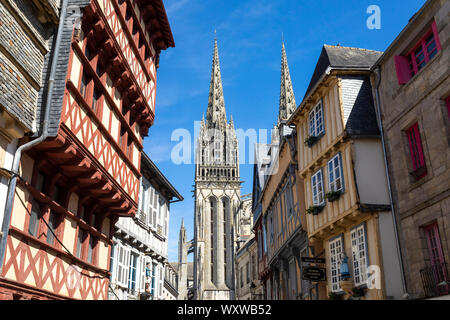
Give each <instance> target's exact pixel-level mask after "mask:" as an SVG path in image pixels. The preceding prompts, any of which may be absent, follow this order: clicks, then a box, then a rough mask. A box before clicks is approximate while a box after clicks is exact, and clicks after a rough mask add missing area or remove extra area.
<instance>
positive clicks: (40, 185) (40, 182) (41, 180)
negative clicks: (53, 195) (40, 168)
mask: <svg viewBox="0 0 450 320" xmlns="http://www.w3.org/2000/svg"><path fill="white" fill-rule="evenodd" d="M45 183H46V176H45V174H43V173H42V172H38V174H37V177H36V185H35V188H36V189H37V190H39V191H40V192H45Z"/></svg>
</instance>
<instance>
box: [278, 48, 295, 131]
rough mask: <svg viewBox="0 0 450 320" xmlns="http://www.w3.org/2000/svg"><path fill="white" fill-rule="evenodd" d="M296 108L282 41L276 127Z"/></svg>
mask: <svg viewBox="0 0 450 320" xmlns="http://www.w3.org/2000/svg"><path fill="white" fill-rule="evenodd" d="M296 108H297V105H296V104H295V96H294V90H293V89H292V81H291V75H290V73H289V66H288V62H287V57H286V49H285V47H284V40H282V42H281V83H280V106H279V111H278V125H280V122H281V121H282V120H287V119H289V117H290V116H291V115H292V113H293V112H294V111H295V109H296Z"/></svg>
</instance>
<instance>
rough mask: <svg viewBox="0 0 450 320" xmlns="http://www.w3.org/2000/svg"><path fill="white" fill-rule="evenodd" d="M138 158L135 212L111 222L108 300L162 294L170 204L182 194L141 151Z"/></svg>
mask: <svg viewBox="0 0 450 320" xmlns="http://www.w3.org/2000/svg"><path fill="white" fill-rule="evenodd" d="M141 159H142V160H141V162H142V165H141V173H142V177H141V186H140V192H139V206H138V212H137V214H136V215H135V216H134V217H133V218H132V219H130V218H129V217H120V218H119V220H118V221H117V223H116V225H115V233H114V236H113V248H112V252H111V265H110V271H111V288H110V294H109V299H112V300H117V299H120V300H137V299H140V300H148V299H151V300H162V299H164V298H165V292H164V285H165V275H166V272H165V270H166V267H167V265H168V240H169V220H170V219H169V218H170V206H171V203H172V202H178V201H182V200H183V197H182V196H181V195H180V194H179V193H178V191H177V190H176V189H175V188H174V187H173V186H172V184H171V183H170V182H169V181H168V180H167V178H166V177H165V176H164V175H163V173H162V172H161V171H160V170H159V169H158V167H157V166H156V165H155V163H154V162H153V161H152V160H151V159H150V158H149V157H148V156H147V155H146V154H145V153H144V152H143V153H142V157H141ZM174 198H175V199H174ZM146 269H149V270H146ZM170 283H171V282H170Z"/></svg>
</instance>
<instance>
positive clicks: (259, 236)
mask: <svg viewBox="0 0 450 320" xmlns="http://www.w3.org/2000/svg"><path fill="white" fill-rule="evenodd" d="M262 246H263V239H262V235H261V229H259V230H258V257H259V260H261V259H262Z"/></svg>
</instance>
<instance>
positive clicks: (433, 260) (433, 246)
mask: <svg viewBox="0 0 450 320" xmlns="http://www.w3.org/2000/svg"><path fill="white" fill-rule="evenodd" d="M424 231H425V237H426V239H427V246H428V256H429V259H430V264H431V269H432V272H433V278H434V280H435V284H436V287H437V290H438V291H440V290H445V289H446V288H445V286H442V287H441V288H439V286H438V284H440V283H445V282H447V281H448V280H449V279H448V275H447V269H446V264H445V259H444V252H443V250H442V245H441V239H440V236H439V228H438V224H437V223H436V222H434V223H432V224H430V225H428V226H426V227H425V228H424ZM447 287H448V286H447Z"/></svg>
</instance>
